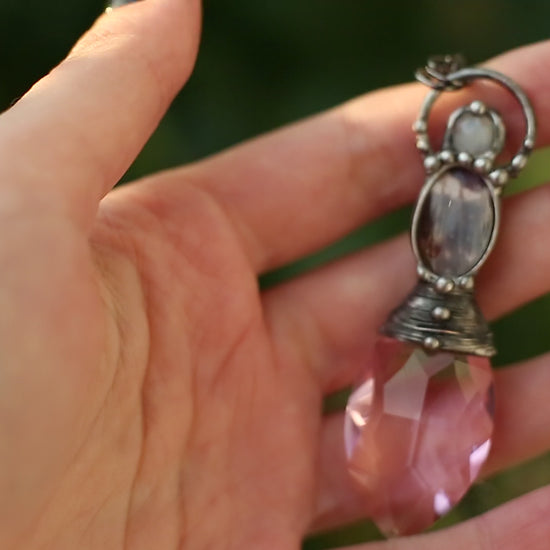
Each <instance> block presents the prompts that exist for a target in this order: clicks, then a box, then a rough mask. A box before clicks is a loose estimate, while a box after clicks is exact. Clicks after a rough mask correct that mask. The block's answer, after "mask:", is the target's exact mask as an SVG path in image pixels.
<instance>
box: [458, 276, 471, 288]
mask: <svg viewBox="0 0 550 550" xmlns="http://www.w3.org/2000/svg"><path fill="white" fill-rule="evenodd" d="M458 286H459V287H460V288H463V289H464V290H472V288H474V278H473V277H461V278H460V279H459V280H458Z"/></svg>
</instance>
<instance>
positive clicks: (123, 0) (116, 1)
mask: <svg viewBox="0 0 550 550" xmlns="http://www.w3.org/2000/svg"><path fill="white" fill-rule="evenodd" d="M139 1H140V0H112V1H111V2H109V5H108V6H107V8H106V10H105V11H107V12H109V11H113V10H114V9H115V8H120V6H125V5H126V4H133V3H134V2H139Z"/></svg>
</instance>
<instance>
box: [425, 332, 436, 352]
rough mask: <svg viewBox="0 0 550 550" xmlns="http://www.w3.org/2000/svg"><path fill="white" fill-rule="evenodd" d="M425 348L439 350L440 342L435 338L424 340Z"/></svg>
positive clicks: (429, 337)
mask: <svg viewBox="0 0 550 550" xmlns="http://www.w3.org/2000/svg"><path fill="white" fill-rule="evenodd" d="M424 347H425V348H426V349H428V350H430V351H435V350H436V349H438V348H439V340H438V339H437V338H434V337H433V336H428V337H427V338H424Z"/></svg>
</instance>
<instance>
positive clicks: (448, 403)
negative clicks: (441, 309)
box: [345, 337, 493, 535]
mask: <svg viewBox="0 0 550 550" xmlns="http://www.w3.org/2000/svg"><path fill="white" fill-rule="evenodd" d="M370 367H371V368H370V369H369V372H367V373H366V374H365V375H364V377H363V379H362V381H361V382H360V384H359V385H358V386H357V388H356V389H355V390H354V391H353V393H352V394H351V397H350V398H349V401H348V405H347V408H346V424H345V442H346V452H347V456H348V458H349V470H350V473H351V474H352V476H353V477H354V478H355V480H356V481H357V483H358V484H359V485H360V486H361V487H362V489H363V491H364V494H365V507H366V511H367V513H368V515H369V516H370V517H371V518H372V519H374V521H376V523H377V524H378V526H379V528H380V529H381V530H382V531H383V532H384V533H386V534H388V535H408V534H411V533H417V532H419V531H422V530H424V529H426V528H427V527H429V526H430V525H431V524H432V523H433V522H434V521H435V520H437V519H438V518H439V517H441V516H442V515H444V514H446V513H447V512H448V511H449V510H450V509H451V508H452V507H453V506H454V505H455V504H456V503H457V502H458V501H459V500H460V499H461V498H462V497H463V496H464V494H465V493H466V491H467V490H468V488H469V487H470V485H471V483H472V482H473V481H474V480H475V479H476V477H477V476H478V474H479V471H480V469H481V467H482V465H483V463H484V462H485V459H486V458H487V455H488V454H489V449H490V448H491V435H492V432H493V376H492V373H491V367H490V363H489V360H488V359H487V358H484V357H476V356H467V355H460V354H455V353H449V352H437V353H429V352H426V351H425V350H424V349H423V348H422V347H421V346H417V345H414V344H406V343H403V342H399V341H398V340H394V339H391V338H387V337H381V338H380V340H379V341H378V342H377V344H376V349H375V355H374V357H373V359H372V363H371V365H370Z"/></svg>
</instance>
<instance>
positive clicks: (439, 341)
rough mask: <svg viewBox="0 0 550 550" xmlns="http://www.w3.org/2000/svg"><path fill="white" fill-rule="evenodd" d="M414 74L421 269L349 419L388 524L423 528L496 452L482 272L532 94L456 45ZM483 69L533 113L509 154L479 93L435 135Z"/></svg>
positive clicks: (524, 154) (384, 526)
mask: <svg viewBox="0 0 550 550" xmlns="http://www.w3.org/2000/svg"><path fill="white" fill-rule="evenodd" d="M416 77H417V79H418V80H419V81H421V82H422V83H424V84H426V85H428V86H429V87H430V88H431V90H430V91H429V93H428V95H427V97H426V99H425V101H424V103H423V105H422V107H421V110H420V115H419V117H418V120H417V121H416V122H415V123H414V125H413V129H414V131H415V133H416V145H417V148H418V149H419V151H420V152H421V153H422V155H423V156H424V167H425V170H426V174H427V177H426V182H425V184H424V187H423V188H422V190H421V192H420V195H419V197H418V201H417V204H416V208H415V211H414V215H413V220H412V228H411V242H412V248H413V251H414V254H415V256H416V259H417V263H418V279H419V280H418V284H417V285H416V287H415V288H414V289H413V291H412V292H411V294H410V295H409V296H408V297H407V299H406V300H405V301H404V303H403V304H401V305H400V306H399V307H398V308H397V309H395V310H394V311H393V312H392V313H391V314H390V316H389V318H388V320H387V321H386V323H385V324H384V325H383V327H382V328H381V336H380V337H379V340H378V342H377V343H376V345H375V349H374V352H373V357H372V360H371V362H370V363H369V364H368V365H367V369H366V372H364V373H363V374H362V378H361V380H360V382H359V383H358V384H357V385H356V386H355V388H354V390H353V391H352V393H351V396H350V397H349V400H348V404H347V407H346V419H345V428H344V432H345V433H344V436H345V446H346V454H347V458H348V469H349V472H350V474H351V476H352V478H353V479H354V480H355V482H356V484H357V486H358V488H359V490H360V492H361V493H362V494H363V495H364V501H365V511H366V512H367V515H368V516H369V517H371V518H372V519H373V520H374V521H375V522H376V523H377V525H378V527H379V528H380V530H381V531H382V532H383V533H384V534H386V535H387V536H396V535H409V534H413V533H418V532H420V531H422V530H424V529H426V528H427V527H430V526H431V525H432V523H434V522H435V521H436V520H437V519H438V518H440V517H441V516H443V515H444V514H446V513H447V512H449V510H451V509H452V508H453V506H455V505H456V504H457V503H458V502H459V501H460V500H461V499H462V497H463V496H464V495H465V494H466V492H467V491H468V489H469V488H470V486H471V485H472V483H473V482H474V481H475V479H476V478H477V476H478V475H479V472H480V471H481V468H482V466H483V464H484V463H485V461H486V459H487V457H488V455H489V451H490V448H491V440H492V434H493V416H494V398H493V376H492V373H491V366H490V361H489V357H491V356H492V355H494V354H495V353H496V350H495V348H494V345H493V338H492V334H491V332H490V329H489V327H488V324H487V322H486V321H485V319H484V318H483V315H482V313H481V311H480V309H479V307H478V305H477V303H476V300H475V295H474V277H475V275H476V273H477V272H478V270H479V269H480V267H481V266H482V265H483V264H484V262H485V260H486V259H487V257H488V255H489V253H490V252H491V250H492V248H493V246H494V244H495V240H496V236H497V233H498V227H499V221H500V195H501V192H502V189H503V187H504V186H505V185H506V183H507V182H508V181H509V180H510V179H512V178H514V177H516V176H517V175H518V174H519V172H520V171H521V170H522V169H523V168H524V167H525V164H526V162H527V158H528V156H529V154H530V153H531V151H532V149H533V147H534V143H535V138H536V124H535V116H534V112H533V109H532V107H531V105H530V102H529V100H528V98H527V97H526V95H525V94H524V92H523V91H522V90H521V88H519V87H518V85H517V84H516V83H515V82H513V81H512V80H510V79H509V78H508V77H506V76H504V75H502V74H500V73H498V72H496V71H492V70H489V69H480V68H465V67H464V66H463V60H462V59H461V58H460V57H459V56H443V57H437V58H432V59H430V60H429V62H428V65H427V66H426V67H424V68H422V69H419V70H418V71H417V73H416ZM479 79H483V80H490V81H493V82H496V83H497V84H498V85H500V86H502V87H504V88H505V89H506V90H507V91H508V92H510V93H511V94H512V95H513V96H514V97H515V98H516V100H517V101H518V102H519V105H520V106H521V108H522V110H523V115H524V117H525V126H526V135H525V138H524V140H523V142H522V144H521V147H520V150H519V151H518V152H517V153H516V155H515V156H514V157H513V158H512V160H511V162H509V163H508V164H506V165H503V166H495V163H496V160H497V157H498V156H499V154H500V153H501V152H502V149H503V147H504V144H505V140H506V129H505V126H504V123H503V121H502V118H501V117H500V115H499V114H498V113H497V112H496V111H495V110H494V109H491V108H489V107H488V106H486V105H485V104H484V103H483V102H481V101H478V100H476V101H473V102H470V103H469V104H468V105H465V106H463V107H461V108H459V109H458V110H456V111H455V112H453V113H452V114H451V116H450V117H449V120H448V123H447V129H446V132H445V136H444V139H443V146H442V149H441V150H440V151H439V152H435V151H434V150H433V149H432V146H431V144H430V139H429V137H428V119H429V115H430V113H431V110H432V108H433V106H434V104H435V102H436V100H437V98H438V97H439V96H440V95H441V94H442V93H444V92H449V93H451V92H453V91H455V90H460V89H462V88H464V87H466V86H469V85H471V84H472V83H473V82H474V81H477V80H479Z"/></svg>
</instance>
